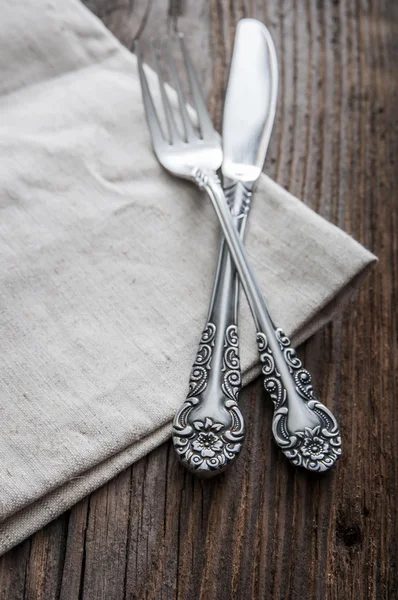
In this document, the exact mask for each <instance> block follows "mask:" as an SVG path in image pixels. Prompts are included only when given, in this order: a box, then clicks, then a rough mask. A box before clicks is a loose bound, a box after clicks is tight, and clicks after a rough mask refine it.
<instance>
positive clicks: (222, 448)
mask: <svg viewBox="0 0 398 600" xmlns="http://www.w3.org/2000/svg"><path fill="white" fill-rule="evenodd" d="M215 336H216V326H215V325H214V324H213V323H207V325H206V328H205V329H204V331H203V334H202V338H201V341H200V345H199V350H198V354H197V356H196V360H195V362H194V364H193V367H192V371H191V377H190V382H189V393H188V397H187V399H186V401H185V402H184V404H183V405H182V407H181V409H180V410H179V411H178V413H177V415H176V417H175V419H174V424H173V443H174V447H175V449H176V452H177V454H178V456H179V458H180V460H181V461H182V463H183V464H184V465H185V466H186V467H187V468H188V469H189V470H191V471H194V472H196V473H198V471H200V472H202V474H203V475H206V472H207V473H208V474H211V473H210V472H211V471H214V470H216V471H222V470H224V468H226V467H227V466H228V465H229V464H230V462H231V461H232V460H233V459H234V458H235V457H236V455H237V454H239V452H240V449H241V447H242V443H243V439H244V423H243V419H242V415H241V412H240V410H239V408H238V404H237V398H238V395H239V390H240V386H241V375H240V362H239V353H238V334H237V327H236V325H230V326H229V327H228V328H227V330H226V332H225V336H224V353H223V367H222V373H221V389H222V392H223V394H224V396H225V400H224V408H225V409H226V411H227V413H228V415H229V425H228V426H226V425H225V424H223V423H220V422H217V421H214V420H213V419H211V418H210V417H205V418H204V419H195V418H193V419H192V416H191V413H192V411H194V409H195V408H196V407H198V405H199V404H200V402H201V398H200V395H201V394H202V393H203V392H204V391H205V389H206V387H207V383H208V377H209V372H210V370H211V359H212V352H213V347H214V339H215Z"/></svg>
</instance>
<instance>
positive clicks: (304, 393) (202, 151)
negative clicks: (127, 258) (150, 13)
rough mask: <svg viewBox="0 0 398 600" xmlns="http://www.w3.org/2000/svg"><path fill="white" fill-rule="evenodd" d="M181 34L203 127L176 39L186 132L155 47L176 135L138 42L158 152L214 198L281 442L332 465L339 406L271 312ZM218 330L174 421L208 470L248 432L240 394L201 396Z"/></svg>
mask: <svg viewBox="0 0 398 600" xmlns="http://www.w3.org/2000/svg"><path fill="white" fill-rule="evenodd" d="M178 39H179V43H180V47H181V51H182V54H183V57H184V62H185V67H186V71H187V74H188V79H189V82H190V86H191V91H192V95H193V98H194V102H195V108H196V111H197V115H198V121H199V127H200V134H199V133H198V132H197V131H196V130H195V128H194V126H193V124H192V122H191V119H190V117H189V114H188V111H187V108H186V102H185V98H184V95H183V92H182V86H181V84H180V80H179V77H178V74H177V69H176V65H175V61H174V59H173V54H172V51H171V46H170V44H168V54H169V63H170V70H171V72H172V74H173V79H174V83H175V88H176V91H177V96H178V101H179V109H180V116H181V121H182V124H183V128H184V136H181V135H180V133H179V131H178V129H177V127H176V124H175V122H174V118H173V113H172V108H171V105H170V102H169V99H168V96H167V93H166V91H165V87H164V83H163V79H162V75H161V72H160V69H159V66H158V64H157V59H156V53H154V56H155V65H156V69H157V73H158V78H159V85H160V91H161V97H162V103H163V109H164V113H165V117H166V122H167V129H168V137H166V136H165V135H164V134H163V131H162V128H161V125H160V122H159V119H158V116H157V113H156V109H155V107H154V103H153V100H152V96H151V93H150V90H149V86H148V82H147V79H146V76H145V73H144V70H143V65H142V58H141V52H140V46H139V44H137V46H136V51H137V59H138V67H139V74H140V80H141V87H142V96H143V102H144V107H145V112H146V117H147V121H148V126H149V130H150V133H151V137H152V144H153V149H154V152H155V155H156V157H157V159H158V160H159V162H160V164H161V165H162V166H163V167H164V168H165V169H167V170H168V171H169V172H170V173H172V174H173V175H176V176H177V177H182V178H185V179H188V180H190V181H192V182H194V183H195V184H196V185H197V186H198V187H199V188H200V189H203V190H204V191H206V193H207V194H208V195H209V197H210V199H211V201H212V203H213V206H214V209H215V211H216V214H217V217H218V219H219V221H220V224H221V227H222V230H223V233H224V236H225V240H226V242H227V244H228V248H229V251H230V253H231V256H232V259H233V261H234V263H235V266H236V269H237V272H238V274H239V278H240V281H241V283H242V285H243V288H244V291H245V294H246V296H247V299H248V302H249V305H250V309H251V312H252V314H253V318H254V321H255V324H256V327H257V344H258V349H259V353H260V359H261V362H262V365H263V367H262V373H263V375H264V386H265V389H266V390H267V391H268V393H269V394H270V396H271V398H272V400H273V402H274V416H273V423H272V430H273V434H274V438H275V441H276V443H277V444H278V445H279V447H280V448H281V449H282V451H283V452H284V454H285V455H286V456H287V457H288V458H289V459H290V461H291V462H292V463H293V464H294V465H297V466H302V467H305V468H306V469H309V470H311V471H325V470H327V469H329V468H330V467H331V466H332V465H333V464H334V463H335V462H336V460H337V459H338V457H339V456H340V454H341V439H340V432H339V427H338V425H337V422H336V419H335V418H334V416H333V415H332V413H331V412H330V411H329V410H328V409H327V408H326V407H325V406H324V405H323V404H321V403H320V402H319V401H318V400H317V398H316V396H315V394H314V392H313V389H312V384H311V376H310V374H309V373H308V371H306V370H305V369H304V368H303V367H302V364H301V361H300V360H299V358H298V357H297V355H296V352H295V350H294V349H293V348H292V347H291V345H290V340H289V339H288V338H287V336H286V335H285V334H284V332H283V330H282V329H280V328H276V327H275V326H274V324H273V322H272V319H271V317H270V315H269V312H268V309H267V306H266V304H265V301H264V299H263V297H262V294H261V291H260V288H259V285H258V283H257V281H256V279H255V277H254V274H253V271H252V269H251V267H250V265H249V263H248V261H247V257H246V252H245V249H244V246H243V243H242V241H241V239H240V237H239V234H238V231H237V229H236V227H235V225H234V222H233V219H232V217H231V214H230V211H229V207H228V204H227V201H226V198H225V195H224V192H223V189H222V186H221V183H220V181H219V178H218V176H217V171H218V169H219V168H220V167H221V164H222V160H223V152H222V145H221V139H220V136H219V134H218V133H217V132H216V131H215V129H214V127H213V125H212V122H211V119H210V117H209V114H208V112H207V108H206V104H205V102H204V99H203V96H202V93H201V90H200V86H199V83H198V80H197V78H196V75H195V71H194V69H193V66H192V63H191V60H190V58H189V55H188V52H187V50H186V47H185V44H184V40H183V37H182V36H181V35H180V36H179V38H178ZM214 333H215V332H214V330H213V328H212V327H210V328H208V329H206V330H205V331H204V333H203V335H202V339H201V344H200V347H199V352H198V355H197V358H196V361H195V363H194V365H193V369H192V373H191V384H190V391H189V394H188V399H187V401H186V412H185V413H184V415H183V418H181V413H179V419H178V421H177V422H176V421H175V422H174V427H173V442H174V446H175V448H176V450H177V452H178V454H179V456H180V457H181V458H182V461H183V463H184V464H185V466H187V467H188V468H190V469H191V470H196V471H199V472H200V474H202V475H208V474H209V472H210V471H211V470H212V469H215V470H217V471H218V472H219V471H220V470H221V469H222V468H223V466H224V467H225V466H227V464H229V462H230V461H231V460H232V459H233V457H234V456H235V455H236V454H237V453H238V452H239V450H240V447H241V443H242V441H243V435H244V426H243V419H242V415H241V413H240V411H239V408H238V406H237V403H236V400H235V399H231V400H230V405H229V406H228V409H229V410H225V406H223V405H222V403H218V404H215V403H212V404H209V403H206V404H204V405H203V404H201V403H200V402H199V398H198V396H199V395H200V393H201V392H202V391H203V386H206V381H207V371H208V369H209V368H210V361H211V354H212V348H213V345H214ZM215 406H216V408H215ZM209 409H210V410H209ZM220 415H221V418H220ZM203 448H204V449H205V450H204V451H203ZM206 448H208V449H209V452H208V454H207V456H208V458H209V459H208V460H206V466H205V467H204V466H203V463H204V461H203V460H202V459H203V454H204V455H205V456H206ZM198 450H200V452H198ZM223 456H224V458H222V457H223ZM219 457H221V458H219ZM210 459H214V460H210ZM220 460H221V461H222V463H221V464H220V462H219V461H220Z"/></svg>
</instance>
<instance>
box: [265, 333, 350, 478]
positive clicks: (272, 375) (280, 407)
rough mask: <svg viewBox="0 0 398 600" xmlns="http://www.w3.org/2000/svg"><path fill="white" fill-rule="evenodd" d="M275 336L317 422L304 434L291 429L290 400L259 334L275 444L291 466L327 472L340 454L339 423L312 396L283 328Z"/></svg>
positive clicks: (307, 373)
mask: <svg viewBox="0 0 398 600" xmlns="http://www.w3.org/2000/svg"><path fill="white" fill-rule="evenodd" d="M275 336H276V339H277V342H278V345H279V348H280V349H281V351H282V354H283V357H284V360H285V363H286V364H287V366H288V369H289V372H290V373H291V375H292V377H293V381H294V384H295V390H296V392H297V394H298V396H299V398H300V399H301V400H302V401H303V402H304V403H305V404H306V406H307V408H308V409H310V411H312V413H313V417H315V419H314V420H316V421H318V423H319V424H318V425H316V426H314V427H305V428H304V430H303V431H296V430H295V431H291V430H290V428H289V424H288V422H289V419H288V417H289V410H290V408H291V402H292V399H291V398H289V395H288V393H287V390H286V389H285V388H284V386H283V382H282V378H281V375H280V373H279V372H278V370H277V367H276V364H275V357H274V355H273V352H272V350H271V348H270V346H269V343H268V340H267V338H266V336H265V335H264V334H263V333H261V332H259V333H258V334H257V345H258V350H259V352H260V359H261V362H262V373H263V375H264V387H265V389H266V391H267V392H268V393H269V394H270V396H271V399H272V401H273V403H274V407H275V412H274V417H273V422H272V431H273V434H274V438H275V441H276V443H277V444H278V445H279V446H280V447H281V449H282V451H283V452H284V453H285V455H286V456H287V457H288V458H289V460H290V461H291V462H292V463H293V464H294V465H297V466H302V467H305V468H306V469H309V470H310V471H326V470H327V469H329V468H330V467H331V466H332V465H333V464H334V463H335V462H336V460H337V459H338V458H339V456H340V455H341V438H340V431H339V427H338V424H337V422H336V419H335V418H334V416H333V414H332V413H331V412H330V411H329V410H328V409H327V408H326V406H324V405H323V404H321V402H319V400H318V399H317V397H316V396H315V393H314V390H313V387H312V381H311V375H310V374H309V372H308V371H307V370H306V369H304V368H303V366H302V363H301V361H300V359H299V358H298V356H297V354H296V351H295V350H294V348H292V347H291V345H290V340H289V338H288V337H287V336H286V335H285V333H284V332H283V330H282V329H277V330H276V331H275Z"/></svg>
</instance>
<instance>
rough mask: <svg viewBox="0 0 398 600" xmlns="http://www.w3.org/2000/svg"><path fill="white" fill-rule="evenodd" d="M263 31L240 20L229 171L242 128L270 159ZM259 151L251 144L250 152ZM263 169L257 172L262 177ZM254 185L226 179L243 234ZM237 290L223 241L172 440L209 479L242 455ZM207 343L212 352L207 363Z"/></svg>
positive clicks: (270, 98)
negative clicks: (208, 304)
mask: <svg viewBox="0 0 398 600" xmlns="http://www.w3.org/2000/svg"><path fill="white" fill-rule="evenodd" d="M253 24H254V27H253ZM264 31H265V32H266V31H267V30H266V28H265V26H264V25H262V24H261V23H260V22H259V21H254V20H252V19H243V20H242V21H240V22H239V24H238V28H237V31H236V36H235V43H234V52H233V57H232V62H231V68H230V75H229V83H228V87H227V92H226V100H225V108H224V120H223V141H224V162H223V173H224V167H227V166H228V163H232V165H233V164H234V163H235V161H238V162H240V161H241V160H242V156H241V155H242V144H240V143H239V140H238V139H237V138H239V137H241V132H242V131H245V132H246V131H248V130H250V131H253V132H256V137H257V146H258V148H260V147H261V155H262V158H263V161H264V158H265V153H266V151H267V146H268V140H269V137H270V132H271V128H272V124H273V120H274V115H275V104H276V89H277V76H278V73H277V69H276V60H275V58H274V57H275V50H274V46H273V44H272V40H271V38H270V37H269V36H266V35H264ZM270 54H272V58H271V56H270ZM248 58H250V61H249V62H248V61H247V59H248ZM248 65H249V67H248ZM242 90H244V93H242ZM242 141H243V143H244V140H242ZM226 147H227V150H228V151H226ZM253 150H255V149H254V148H253V147H252V145H251V146H250V151H253ZM244 158H245V157H244ZM230 170H231V169H230ZM260 172H261V171H258V172H257V171H256V173H255V177H254V178H255V179H257V178H258V176H259V175H260ZM226 174H227V175H228V168H227V169H226ZM253 184H254V182H253ZM225 185H226V187H225ZM252 188H253V186H245V185H243V184H242V183H241V182H236V181H233V179H231V180H228V181H227V180H226V181H225V182H224V191H225V194H226V196H227V200H228V204H229V206H230V210H231V212H232V214H233V218H234V222H235V227H236V228H237V230H238V232H239V235H240V237H241V239H243V236H244V231H245V225H246V220H247V216H248V213H249V210H250V205H251V196H252V194H251V192H252ZM238 291H239V286H238V285H237V279H236V271H235V267H234V265H233V262H232V260H231V257H230V254H229V251H228V246H227V245H226V243H225V241H224V239H223V240H222V242H221V247H220V252H219V259H218V266H217V271H216V276H215V280H214V284H213V291H212V294H211V301H210V306H209V310H208V314H207V319H206V325H205V327H204V330H203V334H202V338H201V340H200V345H199V349H198V353H197V357H196V360H195V363H194V365H193V368H192V372H191V379H190V385H189V393H188V397H187V399H186V401H185V402H184V403H183V405H182V406H181V408H180V410H179V411H178V412H177V414H176V416H175V419H174V425H173V442H174V446H175V449H176V451H177V454H178V456H179V457H180V459H181V461H182V463H183V464H184V466H186V467H187V468H188V469H190V470H193V471H194V472H195V473H196V474H198V475H201V476H205V477H209V476H212V475H215V474H217V473H219V472H221V471H223V470H224V469H225V468H226V467H227V466H228V465H230V464H231V462H232V461H233V460H235V459H236V458H237V456H238V455H239V452H240V449H241V446H242V442H243V439H244V422H243V417H242V415H241V412H240V410H239V408H238V407H237V406H236V402H237V401H238V396H239V391H240V387H241V370H240V361H239V339H238V327H237V319H238V314H237V313H238ZM204 349H205V352H206V357H208V360H207V359H206V361H205V364H204V362H203V352H204ZM183 440H184V442H183Z"/></svg>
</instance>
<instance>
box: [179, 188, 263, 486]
mask: <svg viewBox="0 0 398 600" xmlns="http://www.w3.org/2000/svg"><path fill="white" fill-rule="evenodd" d="M226 194H228V199H229V204H230V208H231V211H233V214H234V219H233V220H234V226H235V227H236V229H237V231H238V232H239V235H240V236H241V239H243V236H244V229H245V225H246V217H247V213H248V210H249V208H250V200H251V192H250V190H247V189H245V188H244V187H243V186H241V185H240V184H238V185H235V186H232V187H231V188H229V190H228V192H226ZM238 292H239V284H238V280H237V276H236V270H235V267H234V264H233V262H232V260H231V257H230V253H229V250H228V246H227V244H226V243H225V240H224V239H222V241H221V246H220V252H219V259H218V266H217V271H216V276H215V280H214V284H213V291H212V296H211V301H210V306H209V311H208V316H207V319H206V325H205V327H204V329H203V333H202V337H201V340H200V343H199V348H198V352H197V355H196V359H195V362H194V364H193V367H192V371H191V377H190V382H189V392H188V397H187V399H186V401H185V402H184V404H183V405H182V406H181V408H180V409H179V411H178V412H177V414H176V416H175V418H174V423H173V433H172V437H173V443H174V448H175V450H176V452H177V454H178V457H179V459H180V460H181V462H182V464H183V465H184V466H185V467H187V468H188V469H189V470H190V471H192V472H194V473H195V474H196V475H199V476H201V477H212V476H213V475H216V474H218V473H220V472H221V471H223V470H224V469H226V468H227V467H228V466H229V465H230V464H231V463H232V462H233V461H234V460H235V459H236V458H237V456H238V455H239V453H240V450H241V448H242V443H243V441H244V435H245V427H244V421H243V416H242V413H241V411H240V410H239V407H238V396H239V392H240V387H241V370H240V360H239V339H238V327H237V310H238Z"/></svg>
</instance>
